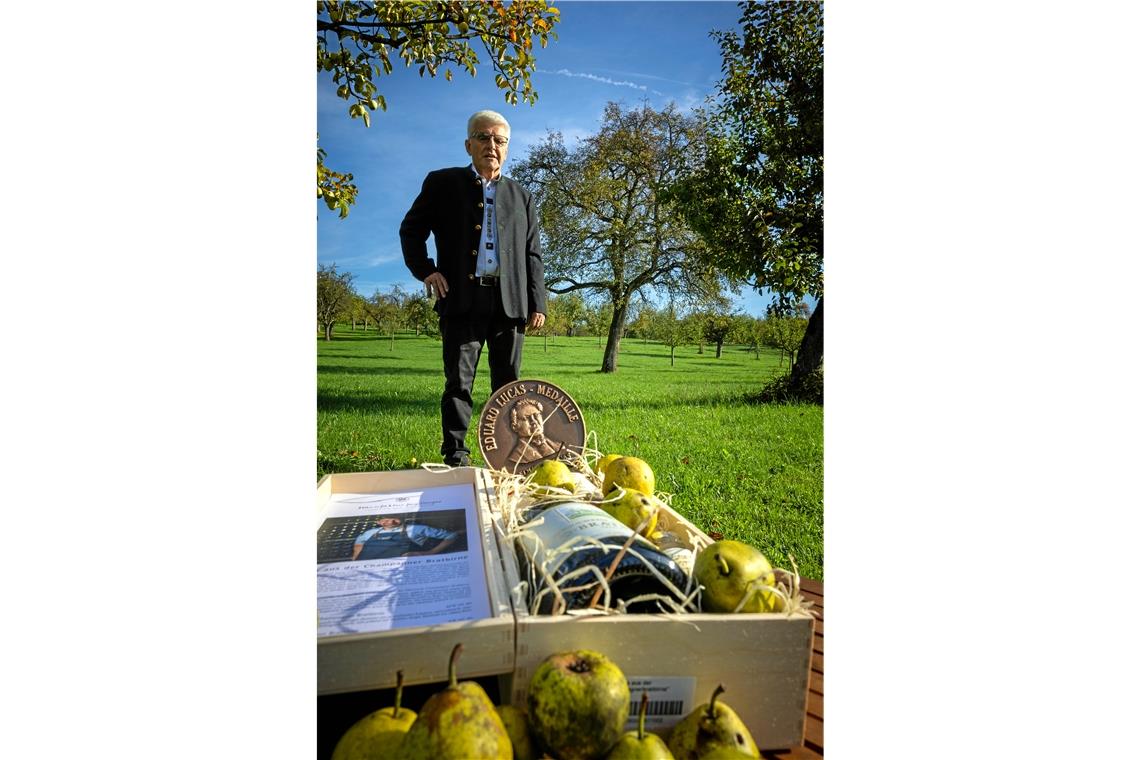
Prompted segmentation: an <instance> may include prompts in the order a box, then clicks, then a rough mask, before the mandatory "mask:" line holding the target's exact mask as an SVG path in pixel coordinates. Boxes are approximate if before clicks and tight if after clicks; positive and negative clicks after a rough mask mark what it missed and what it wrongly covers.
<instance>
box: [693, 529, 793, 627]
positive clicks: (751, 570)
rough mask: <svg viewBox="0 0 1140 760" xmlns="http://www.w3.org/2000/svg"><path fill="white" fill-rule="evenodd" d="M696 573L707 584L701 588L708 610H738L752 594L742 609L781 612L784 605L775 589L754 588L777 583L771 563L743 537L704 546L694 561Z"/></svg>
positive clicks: (703, 583) (704, 603)
mask: <svg viewBox="0 0 1140 760" xmlns="http://www.w3.org/2000/svg"><path fill="white" fill-rule="evenodd" d="M693 577H694V578H695V579H696V581H697V583H699V584H701V585H702V586H704V587H705V588H704V591H702V592H701V609H702V610H704V611H705V612H735V611H736V608H737V606H739V605H740V602H741V601H742V600H743V599H744V597H745V596H749V594H751V596H749V598H748V601H747V602H746V603H745V604H744V607H743V608H742V609H741V610H740V611H741V612H779V611H780V610H781V609H782V608H783V603H782V602H781V601H780V597H778V596H777V595H776V594H775V593H774V592H772V591H759V590H755V589H756V588H758V587H760V586H775V585H776V576H775V574H774V573H773V572H772V565H771V564H770V563H769V562H768V559H767V558H766V557H765V556H764V555H763V554H761V553H760V550H759V549H757V548H755V547H753V546H749V545H748V544H745V543H742V542H740V541H732V540H730V539H725V540H722V541H716V542H715V543H711V544H709V545H708V546H706V547H705V548H704V549H702V550H701V551H700V553H699V554H697V559H696V561H695V562H694V563H693Z"/></svg>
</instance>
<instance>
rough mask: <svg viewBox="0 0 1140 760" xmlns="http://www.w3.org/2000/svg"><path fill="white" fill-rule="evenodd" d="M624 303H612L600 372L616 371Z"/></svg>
mask: <svg viewBox="0 0 1140 760" xmlns="http://www.w3.org/2000/svg"><path fill="white" fill-rule="evenodd" d="M626 308H627V305H626V304H624V303H623V304H616V303H615V304H614V315H613V318H612V319H611V320H610V334H609V337H608V338H607V339H606V352H605V354H604V355H603V356H602V372H617V365H618V361H617V360H618V349H619V348H621V333H622V327H623V326H624V325H625V311H626Z"/></svg>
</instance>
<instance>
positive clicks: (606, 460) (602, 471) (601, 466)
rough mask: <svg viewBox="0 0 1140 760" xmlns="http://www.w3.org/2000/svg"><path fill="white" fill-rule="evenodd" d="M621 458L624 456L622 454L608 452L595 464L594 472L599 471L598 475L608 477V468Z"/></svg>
mask: <svg viewBox="0 0 1140 760" xmlns="http://www.w3.org/2000/svg"><path fill="white" fill-rule="evenodd" d="M621 458H622V455H621V454H606V455H605V456H604V457H602V458H601V459H599V460H598V461H597V463H596V464H595V465H594V472H596V473H598V477H601V478H605V477H606V468H607V467H609V466H610V463H611V462H614V461H616V460H618V459H621Z"/></svg>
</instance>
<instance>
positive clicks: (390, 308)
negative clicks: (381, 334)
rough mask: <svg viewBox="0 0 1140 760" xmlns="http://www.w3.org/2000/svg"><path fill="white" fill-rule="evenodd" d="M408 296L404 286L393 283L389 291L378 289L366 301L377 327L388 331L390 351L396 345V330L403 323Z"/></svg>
mask: <svg viewBox="0 0 1140 760" xmlns="http://www.w3.org/2000/svg"><path fill="white" fill-rule="evenodd" d="M406 297H407V293H406V292H405V291H404V289H403V288H402V287H400V286H399V285H393V286H392V289H391V290H389V291H388V292H387V293H381V292H380V291H379V290H376V291H375V292H373V294H372V297H371V298H369V299H368V300H367V301H366V302H365V303H366V304H367V307H368V313H369V315H370V316H371V317H372V319H373V320H375V321H376V325H377V327H379V328H382V329H384V330H387V331H388V337H389V343H388V350H389V351H391V350H393V349H395V347H396V330H397V329H399V328H400V327H401V326H402V324H403V317H404V310H403V305H404V300H405V299H406Z"/></svg>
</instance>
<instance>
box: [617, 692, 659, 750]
mask: <svg viewBox="0 0 1140 760" xmlns="http://www.w3.org/2000/svg"><path fill="white" fill-rule="evenodd" d="M648 709H649V694H647V693H646V692H644V691H643V692H641V708H640V709H639V710H638V712H637V730H636V731H626V732H625V733H624V734H622V737H621V738H620V739H618V743H617V744H615V745H614V748H613V749H611V750H610V754H608V755H606V760H673V753H672V752H670V751H669V748H668V747H667V746H665V740H664V739H662V738H661V737H660V736H658V735H657V734H647V733H645V713H646V711H647V710H648Z"/></svg>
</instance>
